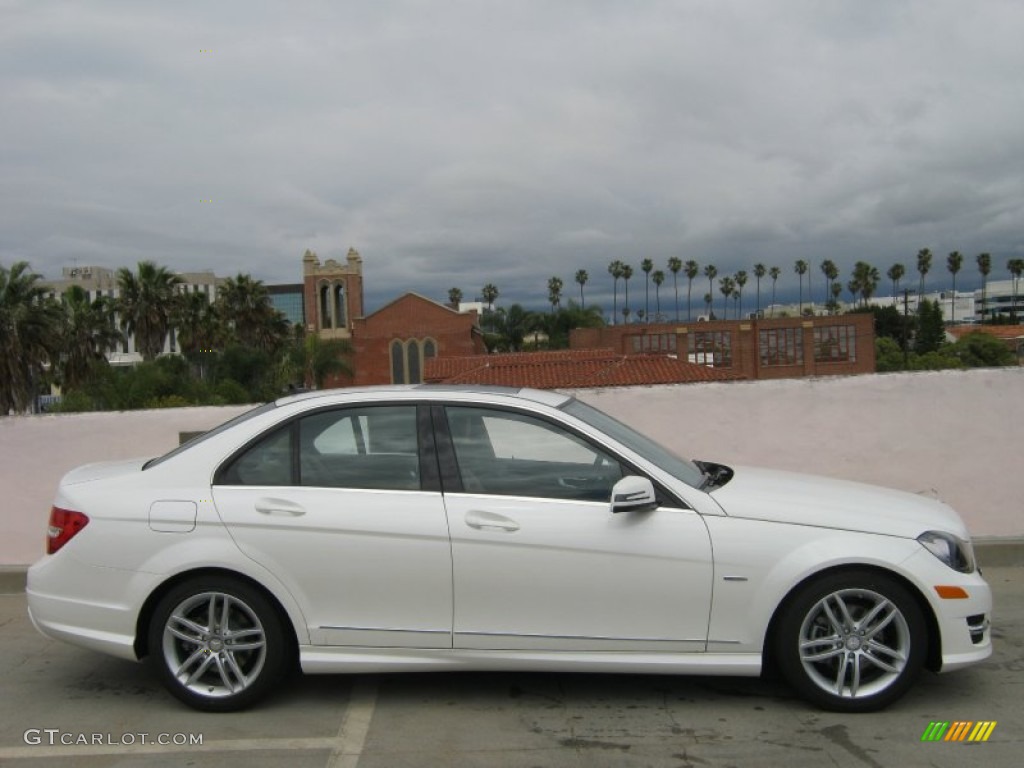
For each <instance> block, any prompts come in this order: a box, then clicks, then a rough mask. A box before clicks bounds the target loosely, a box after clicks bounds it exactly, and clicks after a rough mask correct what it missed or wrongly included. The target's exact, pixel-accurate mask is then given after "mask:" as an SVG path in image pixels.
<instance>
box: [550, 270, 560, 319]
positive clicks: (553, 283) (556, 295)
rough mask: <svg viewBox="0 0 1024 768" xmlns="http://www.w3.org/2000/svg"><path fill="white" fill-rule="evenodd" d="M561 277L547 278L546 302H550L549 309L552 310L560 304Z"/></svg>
mask: <svg viewBox="0 0 1024 768" xmlns="http://www.w3.org/2000/svg"><path fill="white" fill-rule="evenodd" d="M562 285H563V283H562V278H560V277H549V278H548V303H549V304H551V311H552V312H554V311H555V310H556V309H558V307H559V306H561V304H562Z"/></svg>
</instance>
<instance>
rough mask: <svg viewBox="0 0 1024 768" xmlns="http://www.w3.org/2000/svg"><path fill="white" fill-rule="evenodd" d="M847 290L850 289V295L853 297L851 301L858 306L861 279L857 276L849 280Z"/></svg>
mask: <svg viewBox="0 0 1024 768" xmlns="http://www.w3.org/2000/svg"><path fill="white" fill-rule="evenodd" d="M846 290H848V291H849V292H850V296H852V297H853V298H852V299H851V302H852V303H853V305H854V306H856V305H857V296H859V295H860V281H859V280H857V278H856V277H854V278H853V279H851V280H850V281H849V282H847V284H846Z"/></svg>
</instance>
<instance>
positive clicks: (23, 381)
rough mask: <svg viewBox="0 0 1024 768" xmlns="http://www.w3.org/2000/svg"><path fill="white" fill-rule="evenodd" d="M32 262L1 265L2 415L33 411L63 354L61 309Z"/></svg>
mask: <svg viewBox="0 0 1024 768" xmlns="http://www.w3.org/2000/svg"><path fill="white" fill-rule="evenodd" d="M41 279H42V276H41V275H37V274H35V273H34V272H32V271H31V270H30V268H29V265H28V263H27V262H24V261H18V262H15V263H14V264H13V265H11V268H10V269H9V270H8V269H5V268H4V267H3V266H2V265H0V416H6V415H7V414H8V413H10V412H11V411H12V410H13V411H14V412H15V413H21V412H24V411H26V410H28V409H29V408H30V407H31V405H32V402H33V400H34V398H35V396H36V395H37V394H38V389H39V386H40V384H41V382H42V381H43V378H44V377H45V375H46V367H47V365H49V364H50V363H52V362H53V361H54V360H55V359H56V357H57V354H58V352H59V348H60V337H59V333H58V329H59V327H60V308H59V307H58V306H57V305H56V304H55V303H54V302H52V301H50V300H48V299H47V298H46V289H45V288H43V287H42V286H41V285H40V284H39V281H40V280H41Z"/></svg>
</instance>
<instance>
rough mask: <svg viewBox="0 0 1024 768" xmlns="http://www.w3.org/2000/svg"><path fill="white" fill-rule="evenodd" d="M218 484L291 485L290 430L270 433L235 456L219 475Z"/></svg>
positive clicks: (285, 429) (283, 428) (281, 429)
mask: <svg viewBox="0 0 1024 768" xmlns="http://www.w3.org/2000/svg"><path fill="white" fill-rule="evenodd" d="M218 483H219V484H220V485H291V484H292V450H291V430H290V429H289V428H288V427H282V428H280V429H277V430H275V431H274V432H271V433H270V434H269V435H267V436H266V437H264V438H262V439H261V440H259V441H258V442H256V443H255V444H253V445H251V446H249V448H248V449H247V450H246V451H245V453H243V454H241V455H239V456H237V457H235V460H234V461H232V462H231V464H230V466H228V468H227V469H226V470H225V471H224V472H223V473H222V474H221V476H220V479H219V481H218Z"/></svg>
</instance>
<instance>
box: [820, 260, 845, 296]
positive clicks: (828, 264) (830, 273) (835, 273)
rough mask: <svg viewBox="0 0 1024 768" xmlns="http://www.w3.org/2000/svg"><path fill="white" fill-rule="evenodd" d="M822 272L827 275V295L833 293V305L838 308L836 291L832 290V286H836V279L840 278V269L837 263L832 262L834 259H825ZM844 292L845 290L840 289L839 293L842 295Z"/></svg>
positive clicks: (822, 263)
mask: <svg viewBox="0 0 1024 768" xmlns="http://www.w3.org/2000/svg"><path fill="white" fill-rule="evenodd" d="M821 272H822V274H823V275H825V283H826V285H827V286H828V289H827V291H826V295H827V294H828V293H831V294H832V297H833V305H834V306H838V303H837V301H836V298H835V291H833V290H832V286H833V285H834V284H835V281H836V278H837V277H839V267H837V266H836V263H835V262H834V261H832V259H825V260H824V261H823V262H821ZM842 291H843V289H842V288H840V289H839V292H840V293H842Z"/></svg>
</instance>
